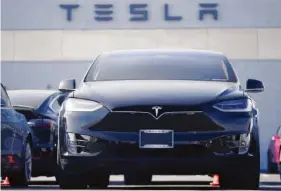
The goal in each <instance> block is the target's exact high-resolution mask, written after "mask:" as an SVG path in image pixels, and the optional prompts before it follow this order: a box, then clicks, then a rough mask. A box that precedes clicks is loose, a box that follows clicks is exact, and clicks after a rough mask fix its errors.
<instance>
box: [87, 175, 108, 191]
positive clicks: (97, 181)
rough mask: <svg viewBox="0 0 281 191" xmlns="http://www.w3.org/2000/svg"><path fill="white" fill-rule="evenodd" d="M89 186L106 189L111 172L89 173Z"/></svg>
mask: <svg viewBox="0 0 281 191" xmlns="http://www.w3.org/2000/svg"><path fill="white" fill-rule="evenodd" d="M88 177H90V180H89V187H90V188H91V189H105V188H107V187H108V185H109V178H110V174H108V173H106V172H99V173H93V175H91V174H89V175H88Z"/></svg>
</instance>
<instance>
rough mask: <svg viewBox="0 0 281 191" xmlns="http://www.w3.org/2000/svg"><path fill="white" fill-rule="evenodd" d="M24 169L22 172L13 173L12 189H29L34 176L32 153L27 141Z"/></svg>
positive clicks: (11, 177)
mask: <svg viewBox="0 0 281 191" xmlns="http://www.w3.org/2000/svg"><path fill="white" fill-rule="evenodd" d="M22 160H23V167H22V170H21V171H20V172H17V173H13V174H12V175H11V176H10V177H9V180H10V185H11V186H12V187H28V184H29V182H30V179H31V174H32V151H31V146H30V143H29V142H28V141H27V142H26V144H25V148H24V150H23V159H22Z"/></svg>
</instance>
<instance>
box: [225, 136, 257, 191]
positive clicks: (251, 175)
mask: <svg viewBox="0 0 281 191" xmlns="http://www.w3.org/2000/svg"><path fill="white" fill-rule="evenodd" d="M250 153H251V154H253V155H254V156H251V159H250V160H251V162H247V163H245V164H243V163H238V164H236V166H237V167H238V168H237V170H235V171H234V172H232V171H230V172H224V173H222V174H220V186H221V188H222V189H231V190H232V189H238V190H258V189H259V182H260V151H259V146H258V143H256V141H254V140H252V142H251V148H250Z"/></svg>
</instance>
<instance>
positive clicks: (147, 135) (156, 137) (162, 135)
mask: <svg viewBox="0 0 281 191" xmlns="http://www.w3.org/2000/svg"><path fill="white" fill-rule="evenodd" d="M139 147H140V148H151V149H171V148H174V131H173V130H166V129H165V130H159V129H142V130H140V131H139Z"/></svg>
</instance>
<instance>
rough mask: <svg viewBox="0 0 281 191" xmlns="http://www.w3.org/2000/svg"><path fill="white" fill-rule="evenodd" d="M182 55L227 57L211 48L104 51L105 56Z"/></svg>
mask: <svg viewBox="0 0 281 191" xmlns="http://www.w3.org/2000/svg"><path fill="white" fill-rule="evenodd" d="M157 54H168V55H175V56H176V55H180V56H200V57H201V56H209V57H219V58H225V55H224V54H223V53H221V52H215V51H211V50H193V49H131V50H114V51H110V52H104V53H102V55H104V56H111V55H112V56H115V55H116V56H133V55H144V56H145V55H157Z"/></svg>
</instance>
